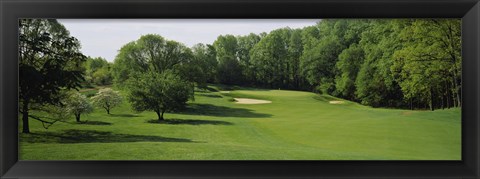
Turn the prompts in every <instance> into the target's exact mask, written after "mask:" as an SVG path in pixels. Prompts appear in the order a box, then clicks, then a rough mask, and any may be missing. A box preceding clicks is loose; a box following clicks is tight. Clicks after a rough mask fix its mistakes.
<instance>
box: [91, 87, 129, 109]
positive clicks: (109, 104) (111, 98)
mask: <svg viewBox="0 0 480 179" xmlns="http://www.w3.org/2000/svg"><path fill="white" fill-rule="evenodd" d="M92 101H93V104H94V105H95V106H98V107H101V108H103V109H105V111H107V114H110V110H111V109H112V108H114V107H117V106H119V105H120V104H121V103H122V96H121V95H120V92H118V91H114V90H112V89H111V88H102V89H100V90H99V91H98V92H97V94H96V95H95V96H93V97H92Z"/></svg>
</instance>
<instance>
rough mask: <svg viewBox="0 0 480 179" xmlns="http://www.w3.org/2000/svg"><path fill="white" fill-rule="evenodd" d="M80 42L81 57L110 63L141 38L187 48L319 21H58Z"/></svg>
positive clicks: (308, 24) (298, 26) (299, 26)
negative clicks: (154, 36)
mask: <svg viewBox="0 0 480 179" xmlns="http://www.w3.org/2000/svg"><path fill="white" fill-rule="evenodd" d="M58 21H59V22H60V23H62V24H63V25H64V26H65V27H66V28H67V29H68V30H69V31H70V35H72V36H73V37H75V38H77V39H78V40H80V43H81V45H82V48H81V51H82V53H83V54H85V55H87V56H91V57H103V58H105V59H107V60H108V61H113V60H114V59H115V56H116V55H117V53H118V50H120V48H121V47H122V46H123V45H125V44H126V43H128V42H131V41H134V40H137V39H139V38H140V36H141V35H145V34H158V35H161V36H163V37H164V38H166V39H168V40H175V41H177V42H181V43H183V44H185V45H186V46H188V47H191V46H193V45H195V44H197V43H204V44H212V43H213V42H214V41H215V39H216V38H217V37H218V36H219V35H225V34H232V35H247V34H249V33H255V34H259V33H262V32H270V31H271V30H274V29H278V28H283V27H290V28H301V27H305V26H311V25H314V24H315V23H316V22H318V21H319V19H58Z"/></svg>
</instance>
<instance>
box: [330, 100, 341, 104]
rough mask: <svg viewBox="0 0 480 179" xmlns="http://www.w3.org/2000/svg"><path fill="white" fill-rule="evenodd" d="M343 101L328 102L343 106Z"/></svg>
mask: <svg viewBox="0 0 480 179" xmlns="http://www.w3.org/2000/svg"><path fill="white" fill-rule="evenodd" d="M343 103H344V102H343V101H330V104H343Z"/></svg>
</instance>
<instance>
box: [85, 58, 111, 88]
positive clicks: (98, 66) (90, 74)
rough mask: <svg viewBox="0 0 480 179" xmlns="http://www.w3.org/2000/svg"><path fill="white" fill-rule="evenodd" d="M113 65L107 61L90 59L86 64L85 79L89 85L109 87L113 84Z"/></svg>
mask: <svg viewBox="0 0 480 179" xmlns="http://www.w3.org/2000/svg"><path fill="white" fill-rule="evenodd" d="M110 69H111V64H110V63H108V61H107V60H105V59H103V58H101V57H97V58H91V57H88V58H87V61H86V63H85V79H87V80H86V82H87V83H88V84H87V85H91V84H96V85H109V84H112V78H113V77H112V74H111V71H110Z"/></svg>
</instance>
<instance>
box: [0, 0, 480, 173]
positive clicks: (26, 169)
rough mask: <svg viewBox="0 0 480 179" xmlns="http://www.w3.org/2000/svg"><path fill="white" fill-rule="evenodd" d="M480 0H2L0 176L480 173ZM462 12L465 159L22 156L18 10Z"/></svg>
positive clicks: (62, 13) (137, 14)
mask: <svg viewBox="0 0 480 179" xmlns="http://www.w3.org/2000/svg"><path fill="white" fill-rule="evenodd" d="M478 1H479V0H337V1H335V0H299V1H295V0H140V1H135V0H97V1H95V0H37V1H33V0H0V30H1V31H0V42H1V44H0V55H1V60H0V87H1V88H0V178H2V177H3V178H120V177H122V178H123V177H125V178H131V177H138V178H140V177H141V178H151V177H154V178H159V177H162V178H192V177H200V178H472V179H473V178H480V168H479V166H480V163H479V161H480V160H479V156H480V155H479V154H480V151H479V149H480V133H479V131H480V125H479V124H480V123H479V116H480V115H479V114H480V112H479V109H480V106H479V103H480V83H479V82H480V81H479V80H480V73H479V69H480V63H478V60H479V59H480V58H479V57H480V52H479V50H480V3H479V2H478ZM400 17H404V18H408V17H416V18H428V17H448V18H462V40H463V42H462V45H463V48H462V50H463V52H462V55H463V63H462V66H463V70H462V81H463V88H462V90H463V91H462V94H463V96H462V97H463V98H462V99H463V107H462V122H463V123H462V137H463V138H462V143H463V146H462V156H463V157H462V159H463V160H462V161H450V162H449V161H48V162H47V161H18V152H17V151H18V146H17V144H18V139H17V134H18V127H17V126H18V118H17V113H18V112H17V108H18V104H17V97H18V95H17V86H18V84H17V81H18V68H17V56H18V55H17V33H18V28H17V27H18V24H17V23H18V18H400Z"/></svg>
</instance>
